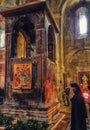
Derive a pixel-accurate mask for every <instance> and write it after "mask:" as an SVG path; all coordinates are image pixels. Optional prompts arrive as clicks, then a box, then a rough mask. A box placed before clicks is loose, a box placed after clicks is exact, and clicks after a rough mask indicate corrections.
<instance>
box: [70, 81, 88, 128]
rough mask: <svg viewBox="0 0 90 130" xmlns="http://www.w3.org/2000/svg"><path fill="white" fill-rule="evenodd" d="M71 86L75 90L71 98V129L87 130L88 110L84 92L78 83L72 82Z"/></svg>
mask: <svg viewBox="0 0 90 130" xmlns="http://www.w3.org/2000/svg"><path fill="white" fill-rule="evenodd" d="M71 87H72V89H73V92H74V96H73V97H72V99H71V105H72V108H71V130H87V128H86V118H87V112H86V106H85V102H84V98H83V95H82V92H81V90H80V88H79V86H78V84H77V83H71Z"/></svg>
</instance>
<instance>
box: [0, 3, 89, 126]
mask: <svg viewBox="0 0 90 130" xmlns="http://www.w3.org/2000/svg"><path fill="white" fill-rule="evenodd" d="M89 22H90V1H89V0H86V1H85V0H73V1H72V0H57V1H55V0H12V1H11V0H1V1H0V88H1V90H4V93H5V94H4V99H3V103H1V105H0V112H1V113H4V114H6V115H7V113H9V115H12V116H13V117H18V118H20V119H23V120H25V119H27V120H28V119H35V120H39V121H45V122H48V123H49V124H51V123H52V118H54V119H56V118H58V116H59V115H58V111H59V110H60V109H61V106H62V104H63V98H62V97H63V96H62V95H63V92H64V90H65V89H66V88H70V83H72V82H77V83H78V84H79V85H80V87H81V89H82V91H83V93H84V94H85V96H87V95H86V94H87V91H88V90H87V86H88V85H90V61H89V56H90V43H89V42H90V31H89V27H90V25H89ZM0 93H1V92H0Z"/></svg>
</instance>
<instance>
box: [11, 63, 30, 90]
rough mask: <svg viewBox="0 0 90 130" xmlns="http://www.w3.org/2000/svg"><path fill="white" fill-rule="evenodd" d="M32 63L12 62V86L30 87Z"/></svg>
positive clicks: (18, 87) (16, 87) (17, 87)
mask: <svg viewBox="0 0 90 130" xmlns="http://www.w3.org/2000/svg"><path fill="white" fill-rule="evenodd" d="M31 87H32V64H14V76H13V88H14V89H31Z"/></svg>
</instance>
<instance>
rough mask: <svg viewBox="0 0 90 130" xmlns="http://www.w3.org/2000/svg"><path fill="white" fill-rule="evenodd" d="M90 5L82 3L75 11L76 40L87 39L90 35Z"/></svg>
mask: <svg viewBox="0 0 90 130" xmlns="http://www.w3.org/2000/svg"><path fill="white" fill-rule="evenodd" d="M89 8H90V7H89V4H88V3H87V2H86V1H81V2H80V3H79V4H78V5H77V6H76V7H75V9H74V14H75V38H76V39H80V38H85V37H86V36H88V35H89V34H90V29H89V27H90V26H89V21H90V20H89V19H90V13H89V12H90V11H89Z"/></svg>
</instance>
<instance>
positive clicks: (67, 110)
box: [51, 106, 71, 130]
mask: <svg viewBox="0 0 90 130" xmlns="http://www.w3.org/2000/svg"><path fill="white" fill-rule="evenodd" d="M60 113H61V114H63V117H62V119H60V121H59V122H58V123H57V124H56V125H55V126H54V127H53V129H51V130H70V117H71V107H70V106H61V108H60Z"/></svg>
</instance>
